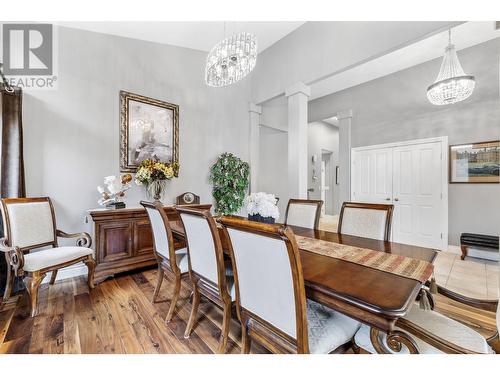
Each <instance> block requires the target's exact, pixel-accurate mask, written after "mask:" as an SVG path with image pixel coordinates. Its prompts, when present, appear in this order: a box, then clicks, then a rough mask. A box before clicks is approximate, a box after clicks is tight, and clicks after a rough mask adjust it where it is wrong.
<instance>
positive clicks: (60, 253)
mask: <svg viewBox="0 0 500 375" xmlns="http://www.w3.org/2000/svg"><path fill="white" fill-rule="evenodd" d="M91 254H92V249H89V248H88V247H79V246H61V247H54V248H50V249H46V250H40V251H37V252H32V253H30V254H26V255H25V256H24V267H23V270H24V271H27V272H33V271H38V270H41V269H44V268H48V267H53V266H57V265H59V264H63V263H66V262H70V261H72V260H75V259H78V258H80V257H83V256H86V255H91Z"/></svg>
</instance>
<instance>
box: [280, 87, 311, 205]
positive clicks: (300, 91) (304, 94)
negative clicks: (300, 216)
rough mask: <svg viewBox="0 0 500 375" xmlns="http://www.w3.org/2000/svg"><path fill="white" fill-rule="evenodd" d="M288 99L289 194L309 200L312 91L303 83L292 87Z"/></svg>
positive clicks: (288, 92) (292, 196)
mask: <svg viewBox="0 0 500 375" xmlns="http://www.w3.org/2000/svg"><path fill="white" fill-rule="evenodd" d="M285 95H286V97H287V98H288V193H289V198H303V199H306V198H307V165H308V157H307V120H308V119H307V101H308V99H309V96H311V89H310V88H309V87H308V86H306V85H305V84H304V83H302V82H297V83H295V84H294V85H292V86H290V87H289V88H288V89H287V90H286V92H285Z"/></svg>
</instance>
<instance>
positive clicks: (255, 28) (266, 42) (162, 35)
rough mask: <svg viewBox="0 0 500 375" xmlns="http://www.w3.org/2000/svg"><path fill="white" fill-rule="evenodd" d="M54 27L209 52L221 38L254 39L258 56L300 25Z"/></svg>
mask: <svg viewBox="0 0 500 375" xmlns="http://www.w3.org/2000/svg"><path fill="white" fill-rule="evenodd" d="M56 24H57V25H60V26H66V27H73V28H76V29H82V30H88V31H95V32H99V33H104V34H111V35H117V36H122V37H127V38H133V39H140V40H146V41H150V42H156V43H162V44H170V45H174V46H179V47H185V48H191V49H196V50H200V51H205V52H209V51H210V50H211V49H212V47H213V46H214V45H215V44H216V43H217V42H218V41H220V40H221V39H224V28H225V30H226V32H225V35H226V36H229V35H231V34H234V33H237V32H243V31H245V32H249V33H253V34H255V35H256V36H257V43H258V51H259V53H260V52H262V51H264V50H265V49H266V48H268V47H270V46H271V45H273V44H274V43H276V42H277V41H278V40H280V39H281V38H283V37H284V36H286V35H287V34H289V33H291V32H292V31H293V30H295V29H296V28H298V27H300V26H301V25H303V24H304V22H56Z"/></svg>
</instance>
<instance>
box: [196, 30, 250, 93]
mask: <svg viewBox="0 0 500 375" xmlns="http://www.w3.org/2000/svg"><path fill="white" fill-rule="evenodd" d="M256 62H257V38H256V37H255V35H253V34H250V33H239V34H235V35H233V36H230V37H229V38H226V39H224V40H222V41H220V42H219V43H217V44H216V45H215V47H214V48H212V50H211V51H210V53H209V54H208V56H207V64H206V66H205V82H206V84H207V85H208V86H212V87H221V86H227V85H230V84H232V83H235V82H238V81H239V80H240V79H242V78H243V77H245V76H246V75H247V74H248V73H250V72H251V71H252V69H253V68H254V67H255V63H256Z"/></svg>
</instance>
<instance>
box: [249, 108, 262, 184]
mask: <svg viewBox="0 0 500 375" xmlns="http://www.w3.org/2000/svg"><path fill="white" fill-rule="evenodd" d="M261 113H262V107H261V106H258V105H255V104H254V103H249V106H248V114H249V119H250V135H249V140H250V193H256V192H257V189H258V188H257V181H258V178H259V154H260V152H259V144H260V115H261Z"/></svg>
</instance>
